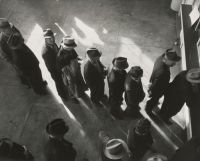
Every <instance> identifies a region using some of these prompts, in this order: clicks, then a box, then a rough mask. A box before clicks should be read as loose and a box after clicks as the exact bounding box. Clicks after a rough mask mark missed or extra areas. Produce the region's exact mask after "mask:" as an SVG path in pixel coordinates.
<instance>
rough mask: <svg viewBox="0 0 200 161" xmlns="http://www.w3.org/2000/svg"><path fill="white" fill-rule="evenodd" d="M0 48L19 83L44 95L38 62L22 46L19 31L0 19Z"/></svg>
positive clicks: (23, 45) (43, 82) (43, 83)
mask: <svg viewBox="0 0 200 161" xmlns="http://www.w3.org/2000/svg"><path fill="white" fill-rule="evenodd" d="M0 31H1V36H0V48H1V50H2V51H3V52H2V53H3V55H4V58H5V59H6V60H7V61H8V62H10V63H11V64H12V65H13V67H14V68H15V69H16V72H17V74H18V76H19V78H20V80H21V83H23V84H25V85H28V86H29V87H32V88H33V90H34V92H35V93H37V94H42V95H43V94H46V84H47V83H46V81H43V79H42V73H41V70H40V68H39V61H38V60H37V58H36V56H35V55H34V53H33V52H32V51H31V50H30V49H29V47H28V46H26V45H25V44H24V38H23V37H22V35H21V33H20V32H19V30H18V29H17V28H16V27H15V26H14V25H12V24H11V23H9V22H8V20H6V19H4V18H1V19H0Z"/></svg>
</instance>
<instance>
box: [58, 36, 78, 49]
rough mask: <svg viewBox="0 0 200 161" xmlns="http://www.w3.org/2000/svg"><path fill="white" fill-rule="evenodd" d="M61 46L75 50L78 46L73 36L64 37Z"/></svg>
mask: <svg viewBox="0 0 200 161" xmlns="http://www.w3.org/2000/svg"><path fill="white" fill-rule="evenodd" d="M61 45H62V46H63V47H72V48H75V47H76V46H77V44H76V43H75V40H74V38H73V37H71V36H64V37H63V39H62V43H61Z"/></svg>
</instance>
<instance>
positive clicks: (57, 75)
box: [42, 29, 67, 99]
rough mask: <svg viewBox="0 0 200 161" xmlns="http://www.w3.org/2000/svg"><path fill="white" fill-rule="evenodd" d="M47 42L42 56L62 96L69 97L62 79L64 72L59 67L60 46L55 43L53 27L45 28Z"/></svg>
mask: <svg viewBox="0 0 200 161" xmlns="http://www.w3.org/2000/svg"><path fill="white" fill-rule="evenodd" d="M44 39H45V44H44V46H43V49H42V58H43V59H44V62H45V65H46V67H47V69H48V71H49V72H50V74H51V77H52V79H53V80H54V82H55V85H56V89H57V92H58V94H59V95H60V97H62V98H64V99H67V91H66V88H65V86H64V83H63V81H62V73H61V72H60V70H58V67H57V61H56V60H57V54H58V46H57V44H56V43H55V37H54V33H53V32H52V31H51V29H46V30H44Z"/></svg>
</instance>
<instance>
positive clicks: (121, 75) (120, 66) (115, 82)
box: [107, 57, 128, 119]
mask: <svg viewBox="0 0 200 161" xmlns="http://www.w3.org/2000/svg"><path fill="white" fill-rule="evenodd" d="M112 63H113V67H112V69H111V71H110V72H109V73H108V76H107V80H108V87H109V104H110V107H111V110H110V111H111V114H112V115H113V116H114V117H116V118H119V119H120V118H122V110H121V104H122V101H123V93H124V82H125V79H126V75H127V73H126V70H125V69H127V68H128V62H127V58H124V57H116V58H114V59H113V61H112Z"/></svg>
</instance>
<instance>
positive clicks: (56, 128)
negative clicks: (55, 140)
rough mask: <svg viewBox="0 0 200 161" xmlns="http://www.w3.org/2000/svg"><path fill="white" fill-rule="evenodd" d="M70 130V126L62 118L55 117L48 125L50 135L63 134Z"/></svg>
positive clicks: (47, 129)
mask: <svg viewBox="0 0 200 161" xmlns="http://www.w3.org/2000/svg"><path fill="white" fill-rule="evenodd" d="M68 130H69V127H68V126H67V125H66V124H65V121H64V120H63V119H61V118H58V119H54V120H53V121H51V122H50V123H48V124H47V126H46V132H47V133H48V134H50V135H53V136H56V135H63V134H65V133H66V132H67V131H68Z"/></svg>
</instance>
